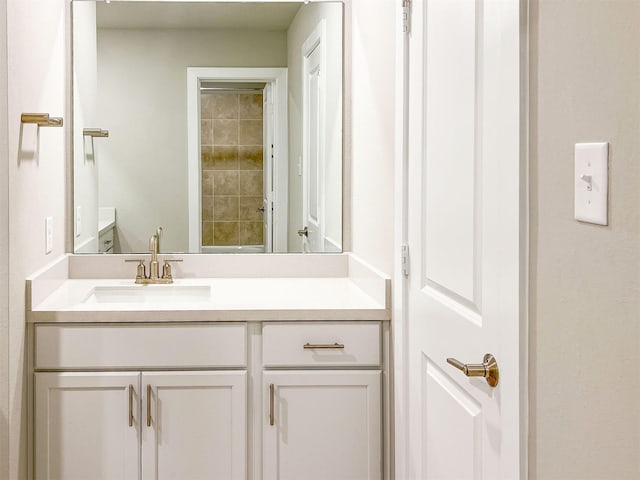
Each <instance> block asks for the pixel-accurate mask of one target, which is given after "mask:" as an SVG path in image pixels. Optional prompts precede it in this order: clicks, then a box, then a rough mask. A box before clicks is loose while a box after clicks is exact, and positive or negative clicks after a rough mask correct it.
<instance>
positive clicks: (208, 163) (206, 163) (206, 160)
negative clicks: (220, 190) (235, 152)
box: [200, 146, 237, 170]
mask: <svg viewBox="0 0 640 480" xmlns="http://www.w3.org/2000/svg"><path fill="white" fill-rule="evenodd" d="M200 159H201V161H202V170H213V167H214V157H213V147H212V146H201V147H200ZM236 162H237V160H236Z"/></svg>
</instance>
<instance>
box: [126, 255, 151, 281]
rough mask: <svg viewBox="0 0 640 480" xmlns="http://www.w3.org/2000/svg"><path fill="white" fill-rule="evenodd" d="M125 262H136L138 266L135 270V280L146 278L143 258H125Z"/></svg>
mask: <svg viewBox="0 0 640 480" xmlns="http://www.w3.org/2000/svg"><path fill="white" fill-rule="evenodd" d="M124 261H125V262H138V268H137V270H136V280H142V279H143V278H147V269H146V267H145V266H144V259H142V258H126V259H125V260H124Z"/></svg>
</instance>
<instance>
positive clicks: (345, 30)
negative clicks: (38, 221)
mask: <svg viewBox="0 0 640 480" xmlns="http://www.w3.org/2000/svg"><path fill="white" fill-rule="evenodd" d="M74 1H78V0H65V37H66V41H65V48H66V53H65V72H66V76H67V81H66V85H65V94H66V100H65V112H64V116H65V118H66V121H65V128H66V131H65V157H66V158H65V162H64V165H65V175H64V178H65V183H66V185H65V215H66V218H65V222H64V238H65V240H64V253H65V254H71V255H74V254H75V251H74V241H75V235H74V228H73V223H74V222H73V216H74V194H75V192H74V180H73V178H74V177H73V176H74V162H73V159H74V155H75V151H74V142H73V131H74V117H73V66H74V65H73V7H72V4H73V2H74ZM80 1H82V0H80ZM95 1H100V0H95ZM120 1H135V0H120ZM148 1H152V0H148ZM157 1H163V0H157ZM167 1H181V0H167ZM200 1H220V2H230V3H233V2H238V1H240V2H242V0H200ZM251 1H256V2H258V3H276V2H279V1H291V2H301V3H303V2H304V0H251ZM310 1H311V2H313V3H324V2H336V1H338V2H340V3H341V4H342V252H341V253H345V252H350V251H351V212H352V210H351V196H350V195H349V192H350V190H351V188H350V187H351V155H352V148H351V145H352V139H351V118H352V117H351V111H352V103H351V98H352V97H351V90H352V89H351V87H352V85H351V78H352V76H351V73H352V72H351V1H352V0H310ZM347 99H348V100H347ZM289 253H295V252H289ZM96 255H99V253H97V252H96ZM124 255H126V254H124Z"/></svg>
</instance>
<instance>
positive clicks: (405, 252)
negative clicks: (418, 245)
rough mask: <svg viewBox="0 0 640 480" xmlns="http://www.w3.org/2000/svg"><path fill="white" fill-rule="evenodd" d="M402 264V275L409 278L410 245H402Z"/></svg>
mask: <svg viewBox="0 0 640 480" xmlns="http://www.w3.org/2000/svg"><path fill="white" fill-rule="evenodd" d="M400 263H401V268H402V275H404V276H405V277H408V276H409V245H402V246H401V247H400Z"/></svg>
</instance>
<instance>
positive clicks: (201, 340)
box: [34, 323, 247, 480]
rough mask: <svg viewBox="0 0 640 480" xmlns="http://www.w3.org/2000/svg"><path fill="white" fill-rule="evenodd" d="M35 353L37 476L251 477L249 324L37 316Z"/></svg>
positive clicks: (82, 479) (64, 479)
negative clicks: (41, 319)
mask: <svg viewBox="0 0 640 480" xmlns="http://www.w3.org/2000/svg"><path fill="white" fill-rule="evenodd" d="M54 346H55V347H54ZM167 359H170V360H171V362H172V363H170V364H168V363H167ZM34 362H35V366H36V372H35V395H34V397H35V400H34V406H35V462H34V463H35V475H34V478H36V479H46V480H53V479H61V480H76V479H77V480H87V479H91V480H99V479H105V480H120V479H122V480H124V479H142V480H156V479H158V480H160V479H177V478H184V479H193V480H196V479H203V480H204V479H216V480H217V479H230V480H244V479H245V478H246V475H247V474H246V451H247V447H246V445H247V428H246V423H247V420H246V417H247V374H246V324H243V323H237V324H220V325H189V324H166V325H83V324H77V325H62V326H59V325H36V327H35V358H34ZM220 367H224V368H225V369H226V370H215V369H216V368H220ZM185 368H186V369H185ZM99 369H104V370H110V371H96V370H99ZM116 369H122V370H125V369H126V370H130V369H137V370H135V371H115V370H116ZM167 369H172V370H170V371H168V370H167ZM173 369H176V370H173ZM178 369H180V370H178ZM182 369H185V370H182ZM187 369H191V370H187ZM43 370H47V371H43ZM50 370H53V371H50ZM56 370H64V371H56ZM74 370H75V371H74ZM78 370H89V371H78Z"/></svg>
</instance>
